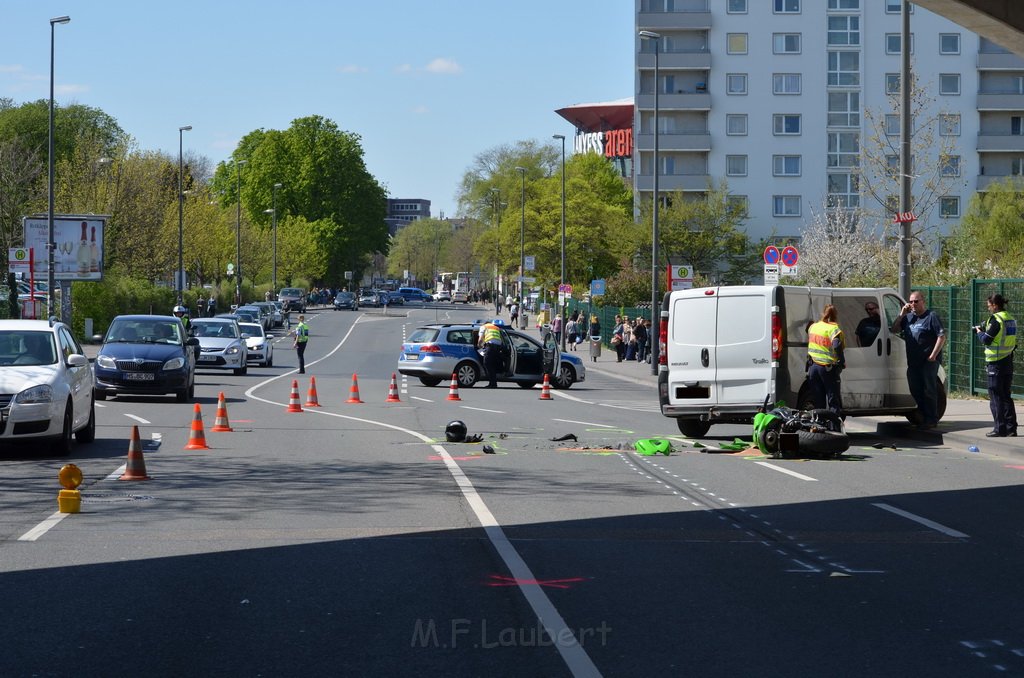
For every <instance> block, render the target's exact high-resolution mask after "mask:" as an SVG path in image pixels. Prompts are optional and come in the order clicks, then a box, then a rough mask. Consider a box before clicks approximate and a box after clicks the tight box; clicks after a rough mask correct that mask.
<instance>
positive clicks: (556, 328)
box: [551, 311, 562, 346]
mask: <svg viewBox="0 0 1024 678" xmlns="http://www.w3.org/2000/svg"><path fill="white" fill-rule="evenodd" d="M551 333H552V334H554V335H555V344H557V345H559V346H561V345H562V314H561V313H558V312H557V311H556V313H555V317H554V318H552V319H551Z"/></svg>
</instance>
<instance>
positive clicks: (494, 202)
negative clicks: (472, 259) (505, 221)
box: [491, 187, 501, 296]
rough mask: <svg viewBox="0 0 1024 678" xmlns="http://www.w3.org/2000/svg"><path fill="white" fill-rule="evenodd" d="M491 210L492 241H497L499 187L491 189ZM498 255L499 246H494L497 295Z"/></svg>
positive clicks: (499, 231) (495, 290) (495, 289)
mask: <svg viewBox="0 0 1024 678" xmlns="http://www.w3.org/2000/svg"><path fill="white" fill-rule="evenodd" d="M491 210H492V211H493V219H494V221H493V222H492V223H493V225H494V242H495V243H497V242H498V238H499V237H500V234H501V189H500V188H497V187H495V188H492V189H491ZM498 255H499V248H498V247H497V246H496V247H495V250H494V294H495V296H497V295H498V291H499V290H498Z"/></svg>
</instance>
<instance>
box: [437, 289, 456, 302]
mask: <svg viewBox="0 0 1024 678" xmlns="http://www.w3.org/2000/svg"><path fill="white" fill-rule="evenodd" d="M451 300H452V293H451V292H449V291H448V290H438V291H437V292H435V293H434V301H438V302H445V303H448V302H450V301H451Z"/></svg>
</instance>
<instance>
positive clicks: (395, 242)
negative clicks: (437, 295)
mask: <svg viewBox="0 0 1024 678" xmlns="http://www.w3.org/2000/svg"><path fill="white" fill-rule="evenodd" d="M451 240H452V228H451V225H450V224H449V223H448V222H445V221H439V220H437V219H420V220H418V221H413V222H410V223H409V224H408V225H407V226H404V227H403V228H401V229H399V230H398V233H396V234H395V236H394V238H393V239H392V242H391V250H390V252H389V253H388V273H389V275H390V276H391V277H394V278H401V277H404V276H403V274H404V272H405V271H409V277H411V278H414V279H416V280H431V281H432V280H434V275H435V274H436V273H437V272H438V266H439V265H440V260H441V252H442V251H443V250H444V248H445V247H447V245H448V243H449V242H450V241H451ZM461 270H468V269H461Z"/></svg>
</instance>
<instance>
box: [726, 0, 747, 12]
mask: <svg viewBox="0 0 1024 678" xmlns="http://www.w3.org/2000/svg"><path fill="white" fill-rule="evenodd" d="M725 11H726V13H727V14H746V13H747V0H729V4H728V5H726V8H725Z"/></svg>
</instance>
